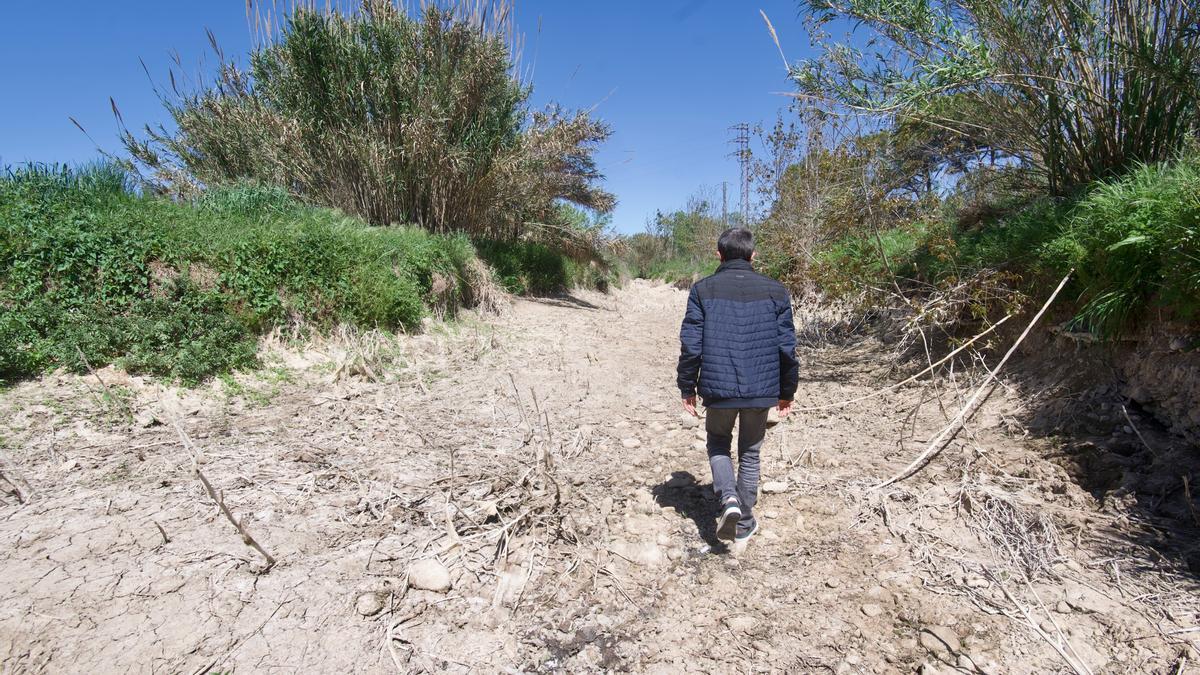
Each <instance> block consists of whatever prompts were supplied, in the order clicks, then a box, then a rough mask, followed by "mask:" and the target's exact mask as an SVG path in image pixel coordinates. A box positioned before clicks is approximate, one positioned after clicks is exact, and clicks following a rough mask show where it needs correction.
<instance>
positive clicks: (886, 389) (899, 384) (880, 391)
mask: <svg viewBox="0 0 1200 675" xmlns="http://www.w3.org/2000/svg"><path fill="white" fill-rule="evenodd" d="M1011 318H1012V315H1011V314H1006V315H1005V316H1004V318H1002V319H1000V320H999V321H997V322H996V323H994V324H992V325H991V326H988V328H987V330H985V331H983V332H982V333H980V334H978V335H976V336H975V337H973V338H971V339H970V340H967V341H966V342H964V343H963V344H962V345H960V346H959V347H958V349H955V350H954V351H952V352H950V353H949V354H947V355H945V356H943V357H942V358H941V359H938V361H937V362H936V363H931V364H929V366H928V367H927V368H925V369H924V370H922V371H921V372H919V373H916V374H914V375H913V376H912V377H909V378H907V379H905V380H902V381H900V382H897V383H895V384H892V385H889V386H887V387H884V388H883V389H878V390H876V391H873V392H871V393H869V394H864V395H862V396H859V397H856V398H852V399H848V400H845V401H840V402H838V403H830V404H827V405H819V406H813V407H809V408H795V409H793V410H792V412H811V411H814V410H827V409H829V408H840V407H842V406H845V405H850V404H851V403H858V402H859V401H865V400H867V399H869V398H873V397H875V396H878V395H880V394H883V393H886V392H889V391H891V390H893V389H896V388H898V387H902V386H904V385H906V384H908V383H909V382H912V381H913V380H915V379H917V378H918V377H921V376H922V375H924V374H925V373H928V372H930V371H932V370H933V369H934V368H936V367H938V366H940V365H942V364H943V363H945V362H946V361H949V360H950V359H952V358H954V355H955V354H958V353H959V352H961V351H962V350H964V349H966V348H967V347H970V346H971V345H972V344H973V343H974V342H975V341H976V340H978V339H979V338H982V337H983V336H985V335H987V334H988V333H991V332H992V331H994V330H996V329H997V328H999V327H1000V325H1001V324H1003V323H1004V322H1005V321H1008V320H1009V319H1011Z"/></svg>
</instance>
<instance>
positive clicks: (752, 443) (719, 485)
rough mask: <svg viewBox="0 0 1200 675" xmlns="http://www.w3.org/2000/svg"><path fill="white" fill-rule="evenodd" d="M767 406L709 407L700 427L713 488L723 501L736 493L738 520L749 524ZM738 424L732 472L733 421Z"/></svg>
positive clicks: (756, 484)
mask: <svg viewBox="0 0 1200 675" xmlns="http://www.w3.org/2000/svg"><path fill="white" fill-rule="evenodd" d="M768 410H769V408H709V409H708V410H706V411H705V417H706V419H705V422H704V428H705V431H707V432H708V465H709V467H711V468H712V475H713V492H715V493H716V494H717V499H718V500H721V501H724V500H725V499H726V498H727V497H731V496H736V497H737V498H738V502H740V503H741V505H742V520H741V522H742V523H743V524H745V525H749V524H750V522H751V520H752V519H753V516H752V515H751V513H750V512H751V510H752V509H753V508H754V503H755V502H756V501H758V473H759V471H758V453H759V450H761V449H762V444H763V439H764V438H766V436H767V411H768ZM739 419H740V420H741V423H740V426H739V427H738V470H737V476H736V477H735V476H734V472H733V458H732V457H730V446H732V445H733V423H734V421H735V420H739Z"/></svg>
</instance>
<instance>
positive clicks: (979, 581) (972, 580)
mask: <svg viewBox="0 0 1200 675" xmlns="http://www.w3.org/2000/svg"><path fill="white" fill-rule="evenodd" d="M966 581H967V586H968V587H969V588H987V587H988V586H991V585H992V584H991V582H989V581H988V580H987V579H984V578H983V577H981V576H976V575H974V574H970V575H967V580H966Z"/></svg>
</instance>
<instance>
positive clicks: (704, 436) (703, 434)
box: [696, 429, 708, 441]
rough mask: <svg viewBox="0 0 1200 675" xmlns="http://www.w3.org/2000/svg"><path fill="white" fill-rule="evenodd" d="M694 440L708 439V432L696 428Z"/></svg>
mask: <svg viewBox="0 0 1200 675" xmlns="http://www.w3.org/2000/svg"><path fill="white" fill-rule="evenodd" d="M696 440H698V441H707V440H708V432H707V431H705V430H703V429H697V430H696Z"/></svg>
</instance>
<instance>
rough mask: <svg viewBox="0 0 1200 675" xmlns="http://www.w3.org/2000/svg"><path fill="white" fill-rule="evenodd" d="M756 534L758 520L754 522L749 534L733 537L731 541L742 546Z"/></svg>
mask: <svg viewBox="0 0 1200 675" xmlns="http://www.w3.org/2000/svg"><path fill="white" fill-rule="evenodd" d="M756 532H758V520H755V521H754V527H753V528H752V529H751V530H750V531H749V532H747V533H746V534H743V535H742V536H740V537H734V538H733V541H734V542H735V543H738V544H744V543H746V542H747V541H750V537H753V536H754V534H755V533H756Z"/></svg>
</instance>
